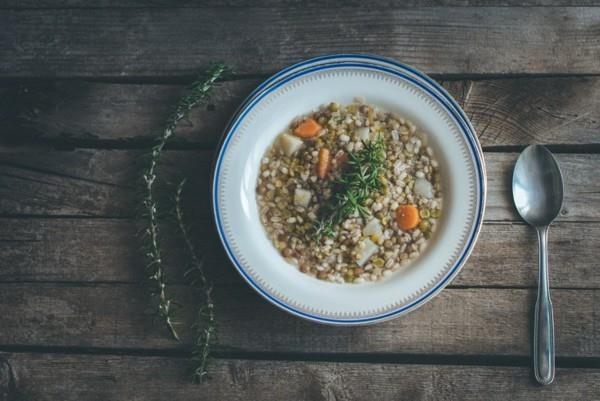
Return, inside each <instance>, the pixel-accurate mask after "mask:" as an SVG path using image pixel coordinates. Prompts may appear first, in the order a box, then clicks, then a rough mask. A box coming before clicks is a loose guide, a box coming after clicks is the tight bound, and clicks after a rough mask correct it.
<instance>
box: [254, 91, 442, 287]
mask: <svg viewBox="0 0 600 401" xmlns="http://www.w3.org/2000/svg"><path fill="white" fill-rule="evenodd" d="M256 191H257V195H256V197H257V202H258V207H259V211H260V218H261V222H262V224H263V225H264V227H265V230H266V232H267V235H268V236H269V238H270V239H271V241H272V242H273V245H274V246H275V248H277V250H278V251H279V252H280V253H281V255H282V256H283V257H284V258H285V260H286V261H288V262H289V263H290V264H292V265H294V266H296V267H297V268H299V269H300V270H301V271H302V272H304V273H306V274H309V275H311V276H314V277H316V278H319V279H322V280H327V281H332V282H339V283H363V282H365V281H376V280H380V279H382V278H384V277H387V276H390V275H391V274H392V273H393V272H394V271H396V270H399V269H402V268H403V267H404V266H406V265H407V264H409V263H410V262H411V261H412V260H414V259H415V258H417V257H418V256H419V254H420V253H421V252H423V251H424V249H425V248H426V247H427V244H428V241H429V239H430V238H431V236H432V234H433V232H434V231H435V229H436V226H437V222H438V219H439V217H440V214H441V209H442V192H441V183H440V175H439V164H438V161H437V160H436V159H435V157H434V152H433V150H432V149H431V147H429V146H427V135H426V133H424V132H422V131H421V130H419V129H417V127H416V126H415V125H414V124H413V123H412V122H410V121H408V120H407V119H405V118H403V117H401V116H398V115H396V114H393V113H389V112H386V111H383V110H379V109H377V108H376V107H374V106H371V105H368V104H364V103H362V102H357V103H354V104H350V105H347V106H343V105H340V104H338V103H330V104H329V105H326V106H322V107H321V108H319V110H317V111H315V112H314V113H311V114H310V115H307V116H303V117H300V118H298V119H296V120H294V121H293V122H292V123H291V124H290V126H289V127H288V128H287V129H286V130H285V131H284V132H282V133H281V134H280V135H279V136H278V137H277V139H276V140H275V141H274V143H273V144H272V145H271V146H270V147H269V149H267V151H266V153H265V155H264V157H263V159H262V161H261V166H260V174H259V176H258V179H257V186H256Z"/></svg>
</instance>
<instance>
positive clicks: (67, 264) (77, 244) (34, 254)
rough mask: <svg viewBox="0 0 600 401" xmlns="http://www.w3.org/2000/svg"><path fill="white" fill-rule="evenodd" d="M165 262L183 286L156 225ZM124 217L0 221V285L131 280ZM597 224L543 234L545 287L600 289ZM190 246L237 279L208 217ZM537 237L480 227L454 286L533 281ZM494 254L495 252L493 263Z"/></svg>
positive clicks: (130, 236) (175, 258)
mask: <svg viewBox="0 0 600 401" xmlns="http://www.w3.org/2000/svg"><path fill="white" fill-rule="evenodd" d="M163 227H164V230H165V231H163V234H164V235H163V246H164V248H165V249H168V250H169V251H168V252H167V253H166V255H165V256H164V257H165V260H166V263H167V265H168V266H169V273H170V275H171V279H172V281H175V282H179V283H181V282H183V281H182V280H181V277H182V273H183V272H184V270H185V266H186V265H185V261H186V258H185V250H184V249H183V248H182V246H181V244H180V242H179V241H178V240H177V239H178V238H179V237H178V233H177V231H176V230H173V231H172V230H170V229H169V228H170V227H169V226H163ZM136 232H137V225H136V223H135V221H133V220H129V219H31V218H30V219H7V218H4V219H0V260H2V261H4V262H5V263H4V264H3V266H2V269H0V282H49V281H50V282H74V283H137V282H140V281H141V279H142V272H143V267H144V266H143V260H142V258H141V257H140V250H139V247H138V243H137V238H136ZM599 236H600V225H599V224H597V223H557V224H555V225H554V226H552V229H551V230H550V239H549V240H550V242H549V247H550V250H551V252H550V255H549V256H550V267H551V275H550V283H551V285H552V287H555V288H556V287H561V288H590V289H591V288H600V272H598V269H597V256H596V239H597V238H598V237H599ZM194 238H195V242H196V243H197V244H199V245H200V246H202V247H205V248H206V249H209V250H210V251H209V252H206V266H207V271H208V274H209V276H210V278H211V279H212V280H213V281H214V282H216V283H217V284H239V283H241V282H242V280H241V278H240V277H239V276H238V274H237V273H236V272H235V270H234V268H233V266H231V264H230V262H229V260H228V259H227V257H226V256H225V254H224V252H223V251H222V249H221V246H220V244H219V243H218V237H217V234H216V232H215V231H214V229H213V225H212V223H211V222H210V221H208V220H207V219H199V220H198V221H197V222H196V224H195V230H194ZM536 253H537V238H536V236H535V233H534V231H533V230H532V229H530V228H529V227H527V226H525V225H523V224H513V223H486V224H484V226H483V229H482V233H481V235H480V237H479V240H478V242H477V246H476V247H475V249H474V251H473V254H472V255H471V257H470V258H469V261H468V262H467V264H466V265H465V267H464V268H463V270H462V272H461V273H460V275H459V276H458V277H457V278H456V279H455V280H454V281H453V282H452V285H454V286H477V287H494V286H504V287H521V288H533V287H535V286H536V284H537V265H536V263H537V254H536ZM499 255H502V257H501V258H499Z"/></svg>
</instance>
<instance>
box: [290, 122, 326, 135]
mask: <svg viewBox="0 0 600 401" xmlns="http://www.w3.org/2000/svg"><path fill="white" fill-rule="evenodd" d="M321 128H322V127H321V126H320V125H319V123H318V122H316V121H315V119H314V118H308V119H306V120H304V121H302V122H301V123H300V124H298V126H297V127H296V129H294V135H296V136H299V137H300V138H313V137H315V136H317V134H318V133H319V131H321Z"/></svg>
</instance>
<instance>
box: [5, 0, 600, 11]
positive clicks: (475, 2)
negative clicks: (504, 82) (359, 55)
mask: <svg viewBox="0 0 600 401" xmlns="http://www.w3.org/2000/svg"><path fill="white" fill-rule="evenodd" d="M599 4H600V3H598V1H596V0H526V1H519V0H501V1H494V0H410V1H402V2H398V1H394V0H373V1H370V2H368V3H365V2H364V1H362V0H346V1H344V2H340V1H339V0H259V1H256V0H226V1H221V0H201V1H199V0H179V1H177V2H173V1H171V0H127V1H119V0H100V1H95V2H93V3H90V2H87V1H85V0H41V1H40V0H37V1H36V0H3V1H2V2H0V9H23V8H26V9H39V8H140V7H141V8H200V7H215V6H217V7H315V6H318V7H339V6H340V5H343V6H344V7H357V8H367V7H388V8H396V9H402V8H408V7H490V6H491V7H550V6H551V7H555V6H569V7H576V6H598V5H599Z"/></svg>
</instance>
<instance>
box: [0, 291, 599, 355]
mask: <svg viewBox="0 0 600 401" xmlns="http://www.w3.org/2000/svg"><path fill="white" fill-rule="evenodd" d="M171 289H172V291H174V293H175V297H176V298H177V299H178V300H179V301H181V302H182V305H183V307H182V309H181V310H180V311H179V321H180V322H181V323H180V325H179V327H180V328H179V333H180V335H181V337H182V343H177V342H174V341H173V340H171V339H170V338H169V336H168V335H167V333H166V328H163V327H162V326H159V325H154V324H153V319H152V316H151V315H150V312H151V310H149V306H148V305H149V303H148V300H147V295H146V292H145V291H144V289H143V288H141V287H140V286H138V285H129V284H120V285H117V284H111V285H100V284H98V285H91V286H81V285H72V284H62V285H60V284H36V285H33V284H18V283H14V284H1V285H0V290H1V291H0V315H1V316H3V327H2V331H1V332H0V346H1V345H4V346H14V345H19V346H36V345H43V346H59V347H107V348H123V349H131V348H134V349H162V350H166V349H185V348H186V347H187V346H188V345H189V341H190V334H191V333H190V329H189V325H190V324H191V323H192V320H191V319H190V317H191V316H193V313H194V305H195V304H196V303H195V302H194V301H193V297H192V296H191V294H190V293H189V291H188V290H187V287H181V286H171ZM214 292H215V298H216V300H215V302H216V305H218V311H217V326H218V333H219V335H218V348H219V349H221V350H235V351H240V352H241V351H244V352H294V353H392V354H432V355H504V356H527V355H529V354H530V338H531V337H530V336H531V327H530V322H531V320H532V310H533V303H534V300H535V291H534V290H525V289H454V288H453V289H446V290H445V291H443V292H442V293H441V294H440V295H438V296H437V297H436V298H435V299H434V300H432V301H431V302H429V303H427V304H425V305H424V306H423V307H421V308H420V309H418V310H416V311H414V312H412V313H410V314H409V315H406V316H405V317H402V318H399V319H396V320H393V321H390V322H386V323H382V324H379V325H375V326H364V327H352V328H348V327H330V326H323V325H318V324H315V323H310V322H307V321H304V320H301V319H298V318H296V317H293V316H291V315H288V314H286V313H285V312H283V311H280V310H279V309H276V308H275V307H274V306H272V305H270V304H269V303H267V302H266V301H264V300H263V299H261V298H260V297H259V296H258V295H257V294H256V293H254V292H253V291H252V290H251V289H250V288H248V287H247V286H245V285H242V286H237V285H233V286H219V287H216V288H215V291H214ZM598 296H599V291H598V290H581V289H580V290H561V289H557V290H554V291H553V292H552V301H553V304H554V316H555V317H554V318H555V322H556V327H555V329H556V350H557V355H558V356H561V357H598V356H600V327H598V325H597V324H596V321H597V319H598V318H599V317H600V316H599V312H600V309H599V308H600V307H599V305H600V304H599V303H598Z"/></svg>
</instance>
